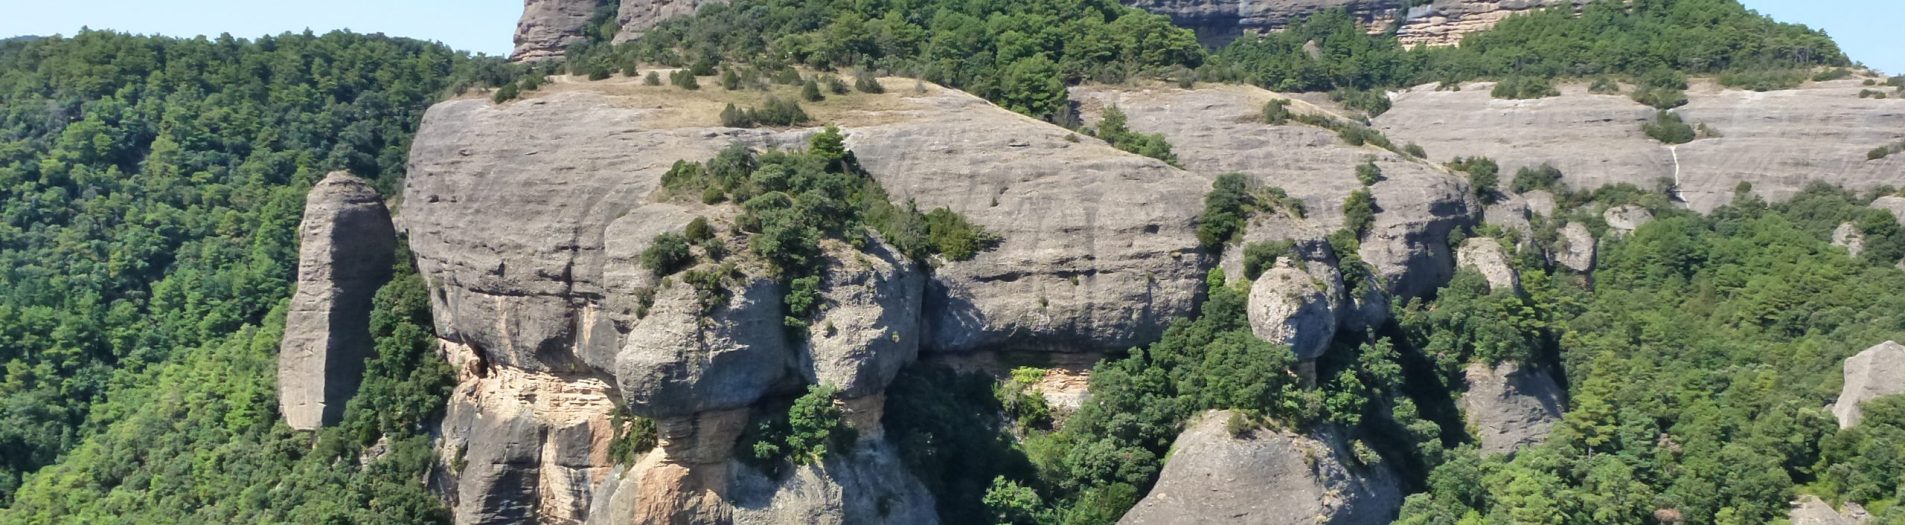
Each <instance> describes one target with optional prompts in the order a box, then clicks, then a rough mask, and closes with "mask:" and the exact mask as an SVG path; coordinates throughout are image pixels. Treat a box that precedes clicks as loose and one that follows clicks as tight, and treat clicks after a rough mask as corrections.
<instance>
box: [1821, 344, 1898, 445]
mask: <svg viewBox="0 0 1905 525" xmlns="http://www.w3.org/2000/svg"><path fill="white" fill-rule="evenodd" d="M1897 394H1905V345H1900V344H1898V343H1897V342H1894V341H1886V342H1883V343H1879V344H1878V345H1876V346H1873V347H1871V348H1867V349H1865V351H1863V352H1859V353H1858V354H1857V355H1854V356H1852V357H1849V358H1846V360H1845V388H1844V389H1843V390H1840V391H1839V401H1838V402H1837V403H1833V405H1832V415H1834V416H1837V417H1838V418H1839V428H1852V427H1855V426H1858V425H1859V420H1860V418H1862V417H1863V415H1864V413H1863V412H1862V411H1860V410H1859V404H1860V403H1864V402H1866V401H1871V400H1873V399H1877V398H1880V397H1884V396H1890V395H1897Z"/></svg>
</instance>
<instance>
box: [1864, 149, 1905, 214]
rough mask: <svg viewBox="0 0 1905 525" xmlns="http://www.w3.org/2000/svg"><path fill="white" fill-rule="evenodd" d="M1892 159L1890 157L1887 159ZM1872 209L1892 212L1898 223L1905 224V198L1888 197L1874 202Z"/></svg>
mask: <svg viewBox="0 0 1905 525" xmlns="http://www.w3.org/2000/svg"><path fill="white" fill-rule="evenodd" d="M1887 158H1890V157H1887ZM1872 207H1873V208H1878V209H1881V210H1885V211H1887V212H1891V214H1892V216H1893V217H1896V218H1898V222H1901V223H1905V197H1901V196H1898V195H1886V196H1883V197H1879V198H1877V199H1874V200H1872Z"/></svg>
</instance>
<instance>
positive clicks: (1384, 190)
mask: <svg viewBox="0 0 1905 525" xmlns="http://www.w3.org/2000/svg"><path fill="white" fill-rule="evenodd" d="M1072 97H1073V98H1074V99H1077V100H1078V101H1079V105H1080V107H1081V112H1082V113H1084V114H1085V115H1086V116H1087V117H1088V118H1095V116H1096V115H1097V114H1099V113H1101V112H1102V109H1103V108H1105V107H1109V106H1114V105H1115V106H1117V107H1118V108H1119V109H1120V110H1122V111H1123V112H1124V113H1125V114H1126V115H1127V116H1128V118H1129V126H1130V127H1131V129H1133V130H1136V131H1139V132H1144V133H1161V134H1163V135H1164V137H1165V139H1166V140H1168V141H1169V142H1170V143H1171V147H1172V151H1173V152H1174V153H1175V154H1176V155H1177V157H1178V159H1179V160H1180V163H1181V164H1182V165H1183V166H1184V168H1185V169H1187V170H1190V171H1191V172H1193V173H1199V174H1203V175H1207V176H1210V177H1212V178H1215V177H1216V176H1218V175H1221V174H1225V173H1242V174H1245V175H1248V176H1250V177H1251V179H1253V182H1254V183H1255V184H1257V185H1260V186H1265V187H1277V188H1281V189H1283V190H1284V191H1285V192H1286V193H1288V194H1289V196H1290V197H1292V198H1294V199H1297V200H1299V201H1301V202H1302V203H1303V207H1304V208H1305V214H1304V217H1303V218H1302V219H1300V220H1298V221H1295V222H1301V223H1304V224H1303V225H1301V226H1300V227H1298V229H1299V230H1300V231H1304V232H1321V233H1320V234H1317V235H1315V237H1317V238H1321V237H1323V236H1327V235H1328V232H1330V231H1334V230H1337V229H1340V228H1342V227H1343V224H1344V220H1343V212H1342V207H1343V201H1344V200H1345V199H1346V198H1348V197H1349V195H1350V193H1351V192H1354V191H1356V190H1360V189H1363V185H1362V183H1361V182H1359V181H1358V180H1357V179H1356V177H1354V174H1355V171H1356V167H1357V166H1358V165H1360V164H1363V163H1364V162H1366V161H1374V162H1375V163H1376V166H1377V167H1378V168H1380V169H1381V170H1382V176H1383V180H1382V181H1380V182H1377V183H1376V184H1375V185H1373V186H1371V187H1369V191H1370V194H1371V196H1372V197H1374V200H1375V203H1376V208H1377V213H1376V220H1375V223H1374V224H1372V225H1371V226H1370V228H1369V231H1368V232H1367V233H1366V234H1365V235H1364V237H1363V239H1362V246H1361V249H1360V251H1359V253H1358V255H1359V256H1360V257H1361V258H1362V259H1363V261H1365V262H1367V263H1369V265H1370V266H1372V267H1373V268H1374V269H1375V271H1376V273H1377V275H1379V276H1380V277H1381V278H1382V279H1381V280H1382V281H1383V283H1384V284H1385V285H1386V286H1387V287H1388V289H1387V290H1386V291H1387V292H1389V293H1390V294H1391V295H1396V296H1403V297H1421V296H1424V295H1427V294H1429V293H1432V292H1434V291H1435V289H1436V288H1439V287H1441V285H1442V284H1443V283H1446V282H1448V279H1449V277H1450V276H1452V275H1453V274H1454V271H1455V261H1454V254H1453V253H1451V250H1450V249H1449V246H1448V238H1449V233H1450V232H1452V231H1455V230H1457V229H1463V228H1468V227H1471V226H1474V225H1476V224H1478V223H1479V222H1480V219H1481V213H1482V205H1481V203H1480V202H1478V201H1476V199H1475V197H1474V196H1473V194H1472V192H1470V191H1469V187H1468V183H1467V182H1466V181H1465V180H1464V179H1463V178H1461V177H1457V176H1455V175H1453V174H1451V173H1449V172H1448V170H1446V169H1444V168H1442V167H1441V166H1438V165H1435V164H1431V163H1428V162H1424V161H1421V160H1420V159H1415V158H1411V157H1407V156H1403V155H1398V154H1396V153H1394V152H1391V151H1387V150H1384V149H1381V148H1377V147H1375V146H1350V145H1348V144H1346V143H1344V142H1343V141H1342V139H1341V138H1338V137H1337V134H1336V133H1335V132H1333V131H1329V130H1327V129H1323V128H1318V127H1313V126H1308V125H1304V124H1299V123H1296V122H1294V121H1292V122H1290V123H1288V124H1285V125H1277V126H1273V125H1269V124H1267V123H1264V122H1263V121H1262V119H1261V115H1262V114H1263V107H1264V104H1266V103H1268V102H1269V101H1270V100H1272V99H1279V98H1288V97H1286V96H1284V95H1280V94H1277V93H1272V92H1269V91H1265V90H1262V89H1258V88H1254V87H1247V86H1217V87H1211V88H1205V89H1194V90H1184V89H1176V88H1163V87H1149V88H1132V87H1124V86H1087V87H1078V88H1073V90H1072ZM1291 110H1292V111H1298V112H1306V113H1326V114H1327V113H1329V111H1328V110H1327V109H1324V108H1319V107H1316V106H1313V105H1310V104H1308V103H1306V102H1302V101H1293V103H1292V105H1291ZM1198 208H1201V205H1198ZM1253 228H1254V226H1253ZM1303 235H1305V236H1308V235H1309V234H1307V233H1305V234H1303Z"/></svg>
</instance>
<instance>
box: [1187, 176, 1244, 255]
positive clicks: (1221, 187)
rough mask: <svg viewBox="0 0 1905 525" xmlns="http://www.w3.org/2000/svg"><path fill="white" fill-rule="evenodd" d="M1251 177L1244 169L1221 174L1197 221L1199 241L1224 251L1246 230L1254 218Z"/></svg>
mask: <svg viewBox="0 0 1905 525" xmlns="http://www.w3.org/2000/svg"><path fill="white" fill-rule="evenodd" d="M1249 184H1250V178H1249V176H1247V175H1244V174H1242V173H1226V174H1223V175H1218V176H1217V180H1216V181H1215V182H1212V183H1211V190H1210V193H1208V194H1206V195H1205V196H1204V215H1203V216H1202V217H1201V218H1199V219H1198V221H1197V241H1198V243H1199V244H1202V245H1203V246H1204V249H1205V250H1210V251H1213V252H1215V251H1222V250H1223V247H1224V244H1225V243H1228V242H1230V241H1231V239H1234V238H1236V237H1237V235H1239V234H1242V233H1243V230H1244V224H1245V222H1246V221H1248V220H1249V219H1250V210H1251V201H1250V189H1249Z"/></svg>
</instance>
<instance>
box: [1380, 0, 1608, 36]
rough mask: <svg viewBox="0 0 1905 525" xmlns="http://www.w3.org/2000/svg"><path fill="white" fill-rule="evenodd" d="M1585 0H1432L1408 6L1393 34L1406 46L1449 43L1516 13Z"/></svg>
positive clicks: (1583, 1) (1571, 4) (1584, 0)
mask: <svg viewBox="0 0 1905 525" xmlns="http://www.w3.org/2000/svg"><path fill="white" fill-rule="evenodd" d="M1588 1H1589V0H1434V1H1431V2H1428V3H1426V4H1425V5H1418V6H1414V7H1410V8H1409V10H1408V14H1407V15H1406V18H1405V19H1404V20H1403V22H1402V24H1401V25H1400V26H1398V27H1397V28H1396V38H1397V39H1398V40H1401V41H1402V44H1403V45H1406V46H1415V45H1429V46H1452V45H1456V44H1459V43H1461V42H1462V36H1463V35H1467V34H1469V33H1473V32H1476V31H1483V30H1487V29H1489V28H1492V27H1495V24H1496V23H1497V22H1501V21H1502V19H1505V18H1508V17H1509V16H1512V15H1514V14H1516V13H1521V12H1524V11H1527V10H1530V9H1539V8H1544V7H1557V6H1580V5H1582V4H1586V3H1588ZM1414 3H1415V2H1410V4H1414Z"/></svg>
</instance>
